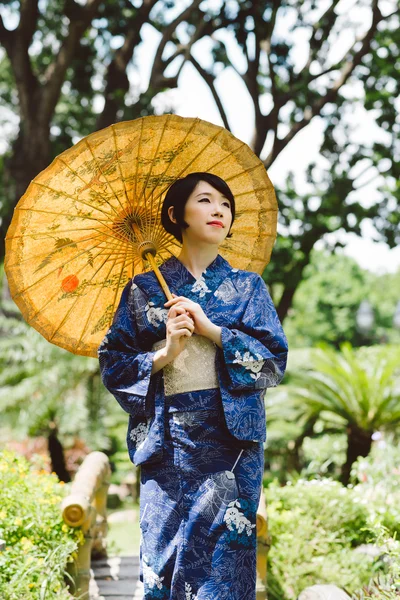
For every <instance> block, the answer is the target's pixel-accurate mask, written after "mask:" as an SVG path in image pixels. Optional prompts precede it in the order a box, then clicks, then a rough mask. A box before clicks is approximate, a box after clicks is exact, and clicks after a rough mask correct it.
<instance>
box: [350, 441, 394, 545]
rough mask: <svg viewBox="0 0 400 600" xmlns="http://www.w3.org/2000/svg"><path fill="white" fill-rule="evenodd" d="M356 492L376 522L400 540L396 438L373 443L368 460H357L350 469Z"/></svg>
mask: <svg viewBox="0 0 400 600" xmlns="http://www.w3.org/2000/svg"><path fill="white" fill-rule="evenodd" d="M351 475H352V481H353V483H354V484H356V485H355V489H356V490H358V491H359V492H360V494H361V493H362V496H363V498H364V501H366V502H368V503H369V504H370V506H371V513H372V516H373V518H374V519H375V520H377V521H379V522H380V523H382V525H383V526H384V527H386V528H387V529H388V530H389V531H390V533H391V534H396V536H397V538H400V448H399V440H398V437H394V436H385V438H383V439H381V440H380V441H379V442H376V443H375V444H374V445H373V447H372V450H371V453H370V455H369V456H368V457H366V458H362V457H360V458H359V459H358V460H357V461H356V462H355V463H354V465H353V468H352V472H351Z"/></svg>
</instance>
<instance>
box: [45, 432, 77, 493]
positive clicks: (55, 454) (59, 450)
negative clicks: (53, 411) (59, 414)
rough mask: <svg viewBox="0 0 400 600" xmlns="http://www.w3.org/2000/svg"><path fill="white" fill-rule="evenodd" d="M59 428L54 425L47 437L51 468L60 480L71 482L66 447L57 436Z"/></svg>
mask: <svg viewBox="0 0 400 600" xmlns="http://www.w3.org/2000/svg"><path fill="white" fill-rule="evenodd" d="M57 433H58V431H57V428H56V427H52V428H51V430H50V433H49V435H48V438H47V442H48V448H49V454H50V460H51V468H52V470H53V471H54V473H56V475H57V477H58V479H59V480H60V481H64V482H65V483H69V482H70V481H71V477H70V474H69V473H68V471H67V467H66V465H65V458H64V449H63V447H62V444H61V442H60V440H59V439H58V437H57Z"/></svg>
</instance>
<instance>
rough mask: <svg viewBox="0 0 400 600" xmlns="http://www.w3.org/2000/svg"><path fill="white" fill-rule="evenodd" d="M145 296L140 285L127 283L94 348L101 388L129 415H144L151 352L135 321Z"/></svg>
mask: <svg viewBox="0 0 400 600" xmlns="http://www.w3.org/2000/svg"><path fill="white" fill-rule="evenodd" d="M145 305H146V299H145V296H144V294H143V292H142V291H141V290H140V288H139V287H138V286H137V285H136V284H135V283H134V282H132V281H131V282H129V283H128V284H127V285H126V287H125V289H124V291H123V292H122V296H121V300H120V303H119V306H118V309H117V311H116V313H115V316H114V320H113V323H112V325H111V327H110V329H109V331H108V332H107V334H106V336H105V338H104V339H103V341H102V343H101V344H100V346H99V349H98V356H99V362H100V372H101V377H102V380H103V383H104V385H105V387H106V388H107V389H108V390H109V391H110V392H111V393H112V394H113V395H114V396H115V398H116V399H117V401H118V402H119V404H120V405H121V406H122V408H123V409H124V410H125V411H126V412H128V413H129V414H131V415H132V416H139V415H140V416H144V415H145V414H146V411H147V408H148V407H146V396H147V394H148V391H149V385H150V378H151V369H152V365H153V357H154V354H155V352H151V351H146V350H145V349H144V348H143V341H142V340H143V336H141V335H139V330H138V321H140V320H141V319H143V312H144V306H145Z"/></svg>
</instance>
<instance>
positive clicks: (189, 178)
mask: <svg viewBox="0 0 400 600" xmlns="http://www.w3.org/2000/svg"><path fill="white" fill-rule="evenodd" d="M199 181H205V182H207V183H209V184H210V185H211V186H212V187H213V188H215V189H216V190H217V191H218V192H220V193H221V194H223V195H224V196H225V197H226V198H227V199H228V200H229V201H230V203H231V213H232V223H231V227H232V225H233V221H234V220H235V198H234V196H233V194H232V192H231V190H230V188H229V186H228V184H227V183H226V181H224V180H223V179H221V177H218V175H213V174H212V173H206V172H201V171H199V172H196V173H189V175H186V177H183V178H182V179H177V180H176V181H174V183H173V184H172V185H171V186H170V187H169V188H168V191H167V193H166V195H165V198H164V202H163V206H162V209H161V223H162V225H163V227H164V229H165V230H166V231H168V233H171V234H172V235H173V236H174V237H175V238H176V239H177V240H178V242H180V243H182V229H186V227H188V224H187V223H185V220H184V218H183V214H184V212H185V205H186V202H187V201H188V198H189V196H190V194H191V193H192V192H193V190H194V188H195V187H196V185H197V184H198V183H199ZM170 206H173V207H174V217H175V219H176V221H177V222H176V223H173V222H172V221H171V219H170V218H169V215H168V209H169V207H170ZM231 236H232V234H231V233H228V235H227V237H231Z"/></svg>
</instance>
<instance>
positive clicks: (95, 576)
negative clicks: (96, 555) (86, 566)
mask: <svg viewBox="0 0 400 600" xmlns="http://www.w3.org/2000/svg"><path fill="white" fill-rule="evenodd" d="M91 571H92V578H91V580H90V584H89V597H90V600H142V598H143V584H142V583H141V581H139V557H138V556H123V557H120V556H114V557H111V558H103V559H98V560H94V561H92V568H91Z"/></svg>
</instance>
